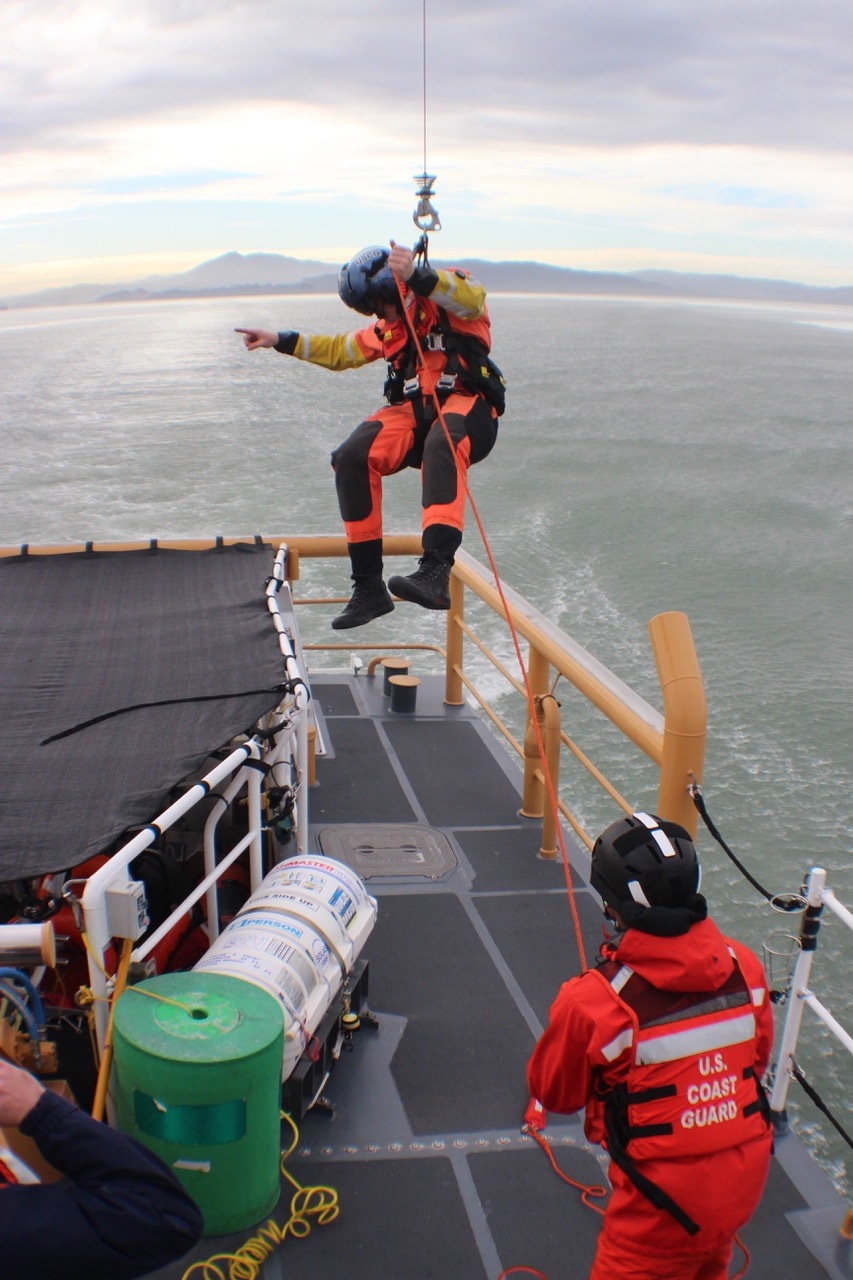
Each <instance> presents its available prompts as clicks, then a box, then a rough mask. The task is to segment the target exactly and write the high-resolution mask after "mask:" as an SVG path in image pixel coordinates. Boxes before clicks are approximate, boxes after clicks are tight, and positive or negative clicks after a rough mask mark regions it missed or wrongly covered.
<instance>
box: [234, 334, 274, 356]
mask: <svg viewBox="0 0 853 1280" xmlns="http://www.w3.org/2000/svg"><path fill="white" fill-rule="evenodd" d="M234 332H235V333H242V334H243V341H244V343H245V344H246V350H247V351H256V350H257V348H258V347H274V346H275V344H276V343H277V342H278V334H277V333H273V331H272V329H235V330H234Z"/></svg>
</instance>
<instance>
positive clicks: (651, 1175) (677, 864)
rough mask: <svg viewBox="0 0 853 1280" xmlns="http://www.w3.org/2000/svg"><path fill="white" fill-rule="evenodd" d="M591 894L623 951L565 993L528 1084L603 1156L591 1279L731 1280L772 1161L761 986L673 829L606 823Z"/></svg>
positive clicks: (767, 1017)
mask: <svg viewBox="0 0 853 1280" xmlns="http://www.w3.org/2000/svg"><path fill="white" fill-rule="evenodd" d="M591 883H592V887H593V888H594V889H595V890H596V892H597V893H599V894H600V895H601V897H602V898H603V900H604V908H605V915H606V916H607V917H608V919H609V920H611V921H612V922H613V923H614V924H615V926H616V936H615V938H612V939H610V940H609V941H607V942H606V943H605V944H604V945H603V947H602V949H601V955H600V957H599V961H598V964H597V966H596V967H594V968H592V969H590V970H589V971H588V972H587V973H585V974H583V975H582V976H581V977H578V978H573V979H572V980H571V981H570V982H567V983H565V984H564V986H563V987H561V988H560V991H559V993H558V995H557V998H556V1000H555V1001H554V1004H553V1005H552V1007H551V1011H550V1021H549V1025H548V1027H547V1029H546V1031H545V1032H544V1034H543V1035H542V1037H541V1039H540V1040H539V1043H538V1044H537V1046H536V1048H535V1050H534V1052H533V1056H532V1057H531V1059H530V1062H529V1064H528V1069H527V1077H528V1086H529V1088H530V1092H531V1095H532V1096H533V1097H534V1098H535V1099H537V1100H538V1101H539V1103H540V1104H541V1105H542V1106H543V1107H544V1108H545V1110H546V1111H556V1112H563V1113H571V1112H575V1111H579V1110H581V1108H585V1109H586V1114H585V1124H584V1128H585V1132H586V1135H587V1137H588V1138H589V1139H590V1141H591V1142H598V1143H601V1144H602V1145H603V1146H604V1147H605V1149H606V1150H607V1151H608V1153H609V1155H610V1160H611V1163H610V1170H609V1176H610V1180H611V1183H612V1188H613V1190H612V1193H611V1196H610V1200H609V1203H608V1206H607V1210H606V1213H605V1217H604V1225H603V1227H602V1230H601V1234H600V1235H599V1238H598V1246H597V1249H596V1254H595V1260H594V1262H593V1266H592V1270H591V1272H590V1280H619V1278H620V1277H623V1278H624V1280H662V1278H663V1277H665V1278H666V1280H726V1277H727V1276H728V1274H729V1259H730V1258H731V1254H732V1249H733V1243H734V1236H735V1233H736V1232H737V1231H738V1230H739V1229H740V1228H741V1227H742V1226H743V1225H744V1223H746V1222H747V1221H748V1219H749V1218H750V1217H751V1216H752V1214H753V1212H754V1211H755V1209H756V1207H757V1205H758V1202H759V1200H760V1198H761V1194H762V1191H763V1189H764V1184H765V1181H766V1179H767V1172H768V1167H769V1162H770V1154H771V1144H772V1139H771V1131H770V1126H769V1123H768V1120H767V1109H766V1106H765V1102H764V1097H763V1094H762V1090H761V1085H760V1079H761V1076H762V1074H763V1073H764V1071H765V1069H766V1067H767V1062H768V1059H769V1055H770V1052H771V1049H772V1044H773V1015H772V1011H771V1008H770V1003H769V995H768V990H767V980H766V978H765V976H764V971H763V969H762V967H761V964H760V963H759V961H758V959H757V958H756V956H755V955H754V954H753V953H752V952H751V951H750V950H748V949H747V948H746V947H744V946H742V945H741V944H740V943H737V942H734V941H732V939H730V938H725V937H723V935H722V934H721V933H720V931H719V929H718V928H717V926H716V925H715V924H714V923H713V922H712V921H711V920H710V919H708V915H707V904H706V902H705V899H704V898H703V897H702V896H701V895H700V894H699V893H698V888H699V864H698V861H697V858H696V851H695V849H694V847H693V844H692V842H691V840H690V837H689V835H688V833H687V832H686V831H685V830H684V829H683V828H682V827H680V826H678V825H677V824H675V823H672V822H665V821H662V820H661V819H658V818H655V817H652V816H650V815H648V814H645V813H636V814H633V815H632V816H630V817H626V818H621V819H620V820H619V821H617V822H615V823H613V824H612V825H611V826H609V827H608V828H607V830H606V831H605V832H604V833H603V834H602V835H601V836H599V838H598V840H597V841H596V842H595V845H594V847H593V850H592V874H591Z"/></svg>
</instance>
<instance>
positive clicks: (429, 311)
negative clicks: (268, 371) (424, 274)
mask: <svg viewBox="0 0 853 1280" xmlns="http://www.w3.org/2000/svg"><path fill="white" fill-rule="evenodd" d="M433 274H434V275H435V276H436V277H437V282H436V284H435V286H434V287H433V289H432V290H431V292H430V293H429V295H428V296H427V297H421V296H419V295H418V294H417V293H415V292H414V291H413V290H411V289H408V288H406V286H405V285H404V286H403V294H404V298H405V305H406V312H407V314H408V317H409V319H410V321H411V323H412V324H413V326H414V329H415V332H416V333H417V335H418V339H419V340H420V341H421V342H423V340H424V339H425V338H426V335H427V334H428V333H430V332H431V331H433V330H435V329H437V328H438V327H439V323H440V314H439V313H440V312H442V313H443V314H444V316H445V317H446V319H447V322H448V323H449V325H450V328H451V329H454V330H456V331H458V332H459V333H462V334H466V335H468V336H470V337H473V338H476V339H477V340H478V341H479V342H480V343H482V345H483V346H484V347H485V349H486V350H487V351H488V350H490V348H491V323H490V320H489V313H488V310H487V308H486V290H485V289H484V287H483V285H481V284H480V282H479V281H478V280H475V279H474V277H473V276H471V275H469V274H468V272H467V271H463V270H461V269H460V268H451V269H449V270H444V269H436V270H434V272H433ZM281 339H282V340H284V341H281V342H280V344H279V347H278V350H283V351H284V352H285V353H286V354H288V355H292V356H294V357H295V358H296V359H297V360H307V361H309V362H310V363H311V364H317V365H321V366H322V367H323V368H325V369H331V370H332V371H334V372H339V371H340V370H343V369H358V368H360V367H361V366H362V365H365V364H370V363H372V362H373V361H374V360H380V359H384V360H387V361H389V362H390V363H392V364H393V363H394V362H395V360H396V359H398V358H400V359H402V358H403V357H404V356H405V355H406V353H407V350H408V347H409V342H410V334H409V326H408V324H407V323H406V321H405V320H404V319H403V318H402V316H399V317H397V318H396V319H394V320H390V321H389V320H383V319H379V320H377V321H376V323H375V324H371V325H367V326H366V327H365V328H364V329H357V330H355V331H354V332H352V333H339V334H306V333H300V334H282V335H281ZM424 363H425V367H424V370H423V371H422V375H423V376H422V383H421V390H422V391H424V392H428V391H429V390H430V389H431V385H434V383H435V381H436V380H437V379H438V378H439V377H440V376H441V374H442V373H443V372H444V369H445V367H446V365H447V354H446V353H445V352H444V351H443V350H432V349H425V351H424Z"/></svg>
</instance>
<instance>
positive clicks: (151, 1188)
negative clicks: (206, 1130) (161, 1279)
mask: <svg viewBox="0 0 853 1280" xmlns="http://www.w3.org/2000/svg"><path fill="white" fill-rule="evenodd" d="M0 1126H3V1127H14V1128H17V1127H20V1131H21V1133H22V1134H24V1135H25V1136H26V1137H29V1138H32V1139H33V1141H34V1142H35V1144H36V1146H37V1147H38V1149H39V1151H40V1152H41V1154H42V1156H43V1157H44V1158H45V1160H47V1161H49V1162H50V1164H51V1165H52V1166H53V1168H54V1169H56V1170H57V1172H58V1173H61V1174H63V1175H64V1176H65V1179H66V1181H64V1182H54V1183H45V1184H41V1183H39V1181H38V1178H36V1177H35V1175H34V1174H33V1173H32V1172H31V1171H30V1170H29V1168H28V1167H27V1166H26V1165H24V1164H22V1163H21V1161H20V1160H18V1159H17V1158H16V1157H15V1155H14V1154H13V1153H12V1152H11V1151H8V1150H6V1149H4V1148H0V1265H2V1274H3V1275H4V1277H8V1280H133V1277H134V1276H144V1275H148V1273H149V1272H151V1271H155V1270H157V1269H158V1268H159V1267H163V1266H165V1265H166V1264H167V1263H169V1262H174V1261H176V1260H177V1259H178V1258H181V1257H183V1255H184V1254H185V1253H186V1252H187V1250H188V1249H191V1248H192V1246H193V1245H194V1244H195V1243H196V1241H197V1240H198V1239H199V1237H200V1235H201V1230H202V1225H203V1224H202V1217H201V1213H200V1212H199V1210H198V1208H197V1207H196V1205H195V1204H194V1203H193V1201H192V1200H191V1199H190V1197H189V1196H188V1195H187V1193H186V1192H185V1191H184V1189H183V1187H181V1185H180V1183H179V1182H178V1180H177V1179H176V1178H175V1176H174V1174H173V1173H172V1172H171V1170H169V1169H168V1168H167V1167H166V1166H165V1165H164V1164H163V1162H162V1161H161V1160H160V1159H159V1158H158V1157H157V1156H155V1155H154V1153H153V1152H151V1151H149V1150H148V1149H147V1148H146V1147H143V1146H141V1145H140V1143H138V1142H135V1141H134V1140H133V1138H129V1137H127V1136H126V1135H125V1134H123V1133H119V1132H118V1131H117V1130H116V1129H111V1128H110V1127H109V1126H108V1125H105V1124H101V1123H100V1122H99V1121H98V1120H93V1119H92V1117H91V1116H90V1115H87V1114H86V1112H85V1111H81V1110H80V1109H79V1108H78V1107H76V1106H75V1105H74V1104H73V1103H72V1102H69V1101H68V1100H67V1099H66V1098H62V1097H60V1096H59V1095H58V1094H56V1093H51V1092H49V1091H48V1090H47V1089H45V1087H44V1085H42V1084H41V1083H40V1081H38V1080H37V1079H36V1078H35V1076H31V1075H30V1074H29V1072H27V1071H23V1070H21V1069H20V1068H19V1067H15V1066H13V1065H12V1064H11V1063H10V1062H7V1061H6V1059H5V1058H3V1057H2V1056H0Z"/></svg>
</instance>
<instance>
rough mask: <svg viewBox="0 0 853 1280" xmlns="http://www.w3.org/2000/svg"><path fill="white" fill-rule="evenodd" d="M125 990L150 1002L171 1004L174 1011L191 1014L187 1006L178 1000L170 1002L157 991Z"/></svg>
mask: <svg viewBox="0 0 853 1280" xmlns="http://www.w3.org/2000/svg"><path fill="white" fill-rule="evenodd" d="M127 990H128V991H132V992H133V993H134V994H135V995H137V996H148V997H149V999H151V1000H160V1001H161V1002H162V1003H163V1004H173V1005H174V1006H175V1008H176V1009H183V1011H184V1013H192V1009H191V1008H190V1006H189V1005H188V1004H181V1002H180V1000H172V999H171V998H170V997H169V996H161V995H160V993H159V992H157V991H144V990H143V989H142V987H128V988H127Z"/></svg>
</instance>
